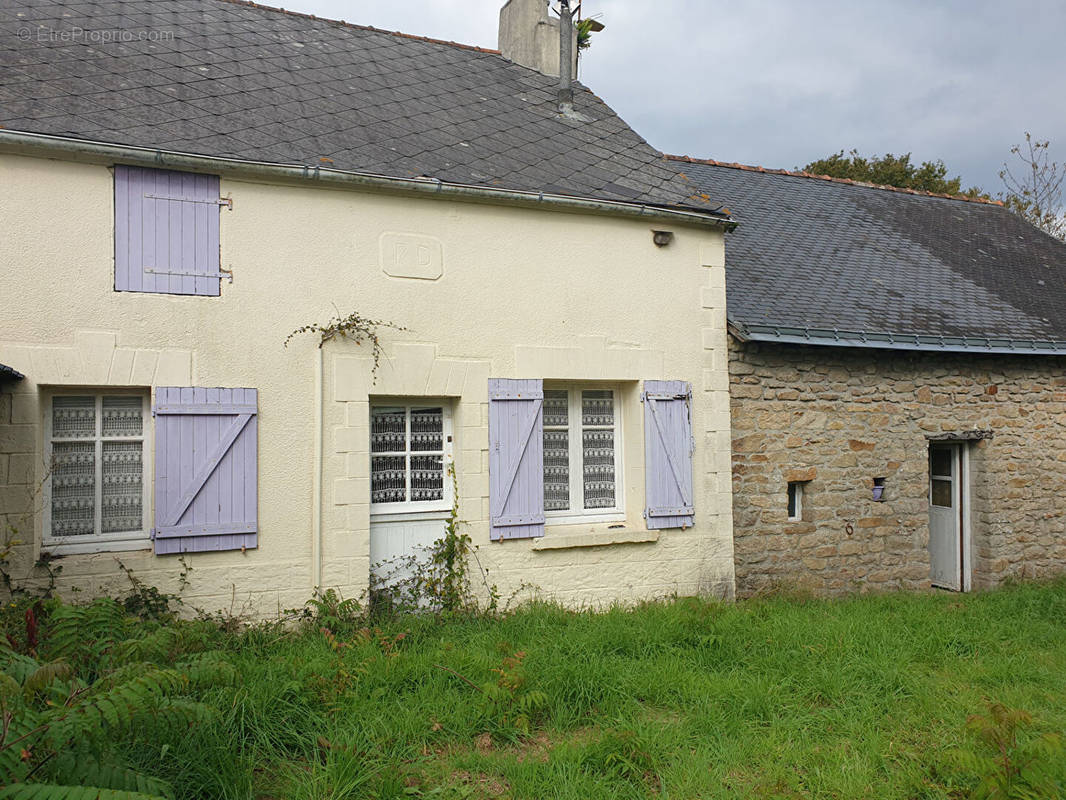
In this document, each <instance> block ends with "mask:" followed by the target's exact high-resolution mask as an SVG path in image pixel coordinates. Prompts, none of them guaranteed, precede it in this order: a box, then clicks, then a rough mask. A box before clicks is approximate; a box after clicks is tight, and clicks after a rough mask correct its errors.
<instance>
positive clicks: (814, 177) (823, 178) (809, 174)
mask: <svg viewBox="0 0 1066 800" xmlns="http://www.w3.org/2000/svg"><path fill="white" fill-rule="evenodd" d="M236 1H237V0H226V2H236ZM663 155H664V156H665V158H666V159H667V160H668V161H680V162H682V163H684V164H706V165H707V166H709V167H725V168H727V169H740V170H744V171H745V172H762V173H766V174H768V175H788V176H789V177H791V178H810V179H811V180H819V181H828V182H830V183H843V184H847V185H849V186H862V187H863V188H866V189H883V190H884V191H888V192H897V193H898V194H913V195H917V196H919V197H939V198H941V199H944V200H961V201H963V202H965V203H981V204H983V205H989V206H1001V207H1002V206H1003V201H1002V200H990V199H986V198H984V197H970V196H969V195H965V194H942V193H940V192H927V191H922V190H920V189H906V188H904V187H902V186H888V185H886V184H883V183H866V182H865V181H856V180H852V179H851V178H834V177H833V176H832V175H818V174H815V173H813V172H796V171H794V170H787V169H770V168H767V167H759V166H754V165H751V164H738V163H736V162H728V161H715V160H714V159H711V158H693V157H692V156H676V155H671V154H670V153H664V154H663Z"/></svg>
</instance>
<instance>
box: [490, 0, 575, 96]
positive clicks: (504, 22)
mask: <svg viewBox="0 0 1066 800" xmlns="http://www.w3.org/2000/svg"><path fill="white" fill-rule="evenodd" d="M572 39H573V47H572V48H571V50H570V52H571V53H572V57H571V60H570V63H571V72H570V74H571V75H576V74H577V30H576V28H575V30H574V31H573V34H572ZM559 44H560V35H559V20H558V19H553V18H552V17H551V16H549V14H548V0H507V2H506V3H504V5H503V8H501V9H500V38H499V48H500V53H501V54H502V55H503V57H504V58H507V59H510V60H511V61H513V62H515V63H516V64H521V65H522V66H523V67H529V68H530V69H535V70H537V71H538V72H540V73H541V74H543V75H549V76H551V77H553V78H558V77H559V73H560V71H561V70H560V69H559V64H560V56H559V51H560V47H559Z"/></svg>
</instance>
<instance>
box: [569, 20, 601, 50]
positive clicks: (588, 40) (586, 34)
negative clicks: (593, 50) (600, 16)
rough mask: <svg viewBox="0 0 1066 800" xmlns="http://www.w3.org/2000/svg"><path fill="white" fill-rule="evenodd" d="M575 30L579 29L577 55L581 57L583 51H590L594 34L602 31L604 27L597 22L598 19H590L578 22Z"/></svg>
mask: <svg viewBox="0 0 1066 800" xmlns="http://www.w3.org/2000/svg"><path fill="white" fill-rule="evenodd" d="M575 28H576V29H577V53H578V55H579V56H580V55H581V52H582V51H583V50H588V49H589V48H590V47H591V46H592V34H593V33H595V32H596V31H599V30H602V29H603V26H602V25H601V24H600V23H599V22H597V20H596V17H589V18H587V19H581V20H578V21H577V23H576V25H575Z"/></svg>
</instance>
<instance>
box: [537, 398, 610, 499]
mask: <svg viewBox="0 0 1066 800" xmlns="http://www.w3.org/2000/svg"><path fill="white" fill-rule="evenodd" d="M570 398H571V392H570V391H567V390H565V389H549V390H546V391H545V392H544V412H543V414H544V510H545V511H566V510H568V509H569V508H570V494H571V492H570V437H571V435H573V436H580V441H581V504H582V505H581V507H582V508H585V509H598V508H614V507H615V477H616V476H615V441H614V424H615V408H614V392H612V391H610V390H586V391H582V392H581V393H580V400H581V404H580V415H581V417H580V426H581V427H580V433H579V432H578V431H577V430H574V431H573V432H571V429H570V426H571V419H570V416H571V415H570ZM573 423H574V425H575V427H576V424H577V420H574V421H573Z"/></svg>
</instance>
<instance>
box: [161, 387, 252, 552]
mask: <svg viewBox="0 0 1066 800" xmlns="http://www.w3.org/2000/svg"><path fill="white" fill-rule="evenodd" d="M257 407H258V393H257V392H256V390H255V389H201V388H189V387H174V386H167V387H160V388H158V389H157V390H156V399H155V405H154V406H153V407H152V413H153V415H154V416H155V528H154V529H153V531H152V535H153V538H154V539H155V552H156V554H157V555H164V554H167V553H186V552H202V551H207V550H243V549H246V548H253V547H256V546H257V544H258V539H257V528H258V524H257V523H258V513H257V497H258V489H257V486H256V479H257V469H256V465H257V457H256V456H257V438H256V436H257V431H256V427H257V425H256V423H257V420H258V412H257Z"/></svg>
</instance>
